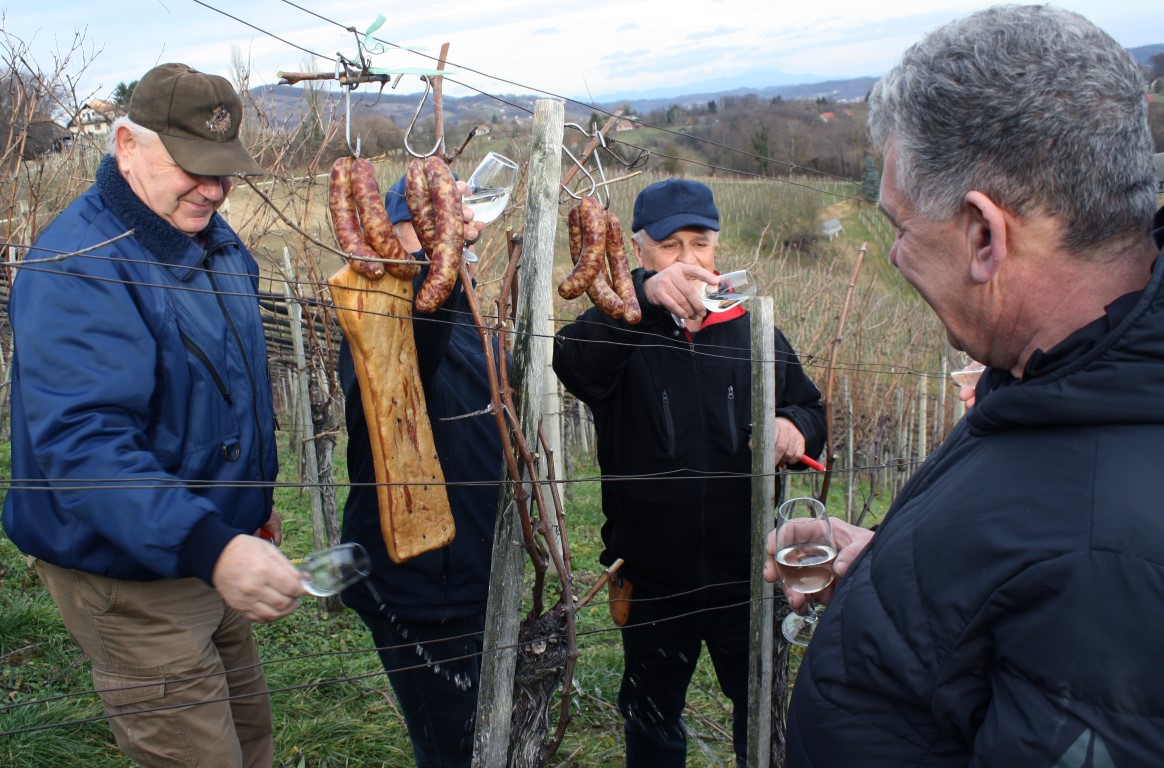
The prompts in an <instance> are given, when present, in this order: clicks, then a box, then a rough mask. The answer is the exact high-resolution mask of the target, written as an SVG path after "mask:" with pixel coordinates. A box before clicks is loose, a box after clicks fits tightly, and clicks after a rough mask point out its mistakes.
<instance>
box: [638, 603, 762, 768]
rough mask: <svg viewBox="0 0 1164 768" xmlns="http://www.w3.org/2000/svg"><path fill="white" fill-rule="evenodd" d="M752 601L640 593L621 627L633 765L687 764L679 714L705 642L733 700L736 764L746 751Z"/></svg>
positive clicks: (669, 767)
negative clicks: (699, 601) (726, 603)
mask: <svg viewBox="0 0 1164 768" xmlns="http://www.w3.org/2000/svg"><path fill="white" fill-rule="evenodd" d="M748 611H749V607H748V604H747V603H746V602H745V603H744V604H743V605H739V606H732V607H730V608H714V607H701V606H699V605H693V604H692V603H690V602H678V601H675V600H666V599H660V600H651V599H649V597H648V596H646V595H637V594H636V595H635V599H634V600H633V601H632V602H631V609H630V619H629V621H628V622H627V625H626V626H625V627H623V629H622V650H623V663H624V667H623V677H622V687H621V689H620V691H619V694H618V708H619V710H620V711H621V712H622V716H623V720H624V725H625V730H626V765H627V768H684V766H685V765H686V761H687V736H686V734H685V732H684V730H683V724H682V722H681V719H680V718H681V716H682V714H683V707H684V705H685V703H686V700H687V686H688V685H689V684H690V683H691V677H692V675H693V674H694V673H695V665H696V662H697V661H698V660H699V653H700V650H701V645H702V644H703V643H706V644H707V652H708V653H709V654H711V661H712V664H713V665H714V667H715V674H716V677H717V678H718V679H719V685H720V688H721V689H722V690H723V692H724V694H725V695H727V697H728V698H729V699H731V701H732V705H733V707H734V711H733V713H732V741H733V744H734V747H735V753H736V763H737V765H739V766H743V765H745V764H746V758H747V754H748V746H747V739H748Z"/></svg>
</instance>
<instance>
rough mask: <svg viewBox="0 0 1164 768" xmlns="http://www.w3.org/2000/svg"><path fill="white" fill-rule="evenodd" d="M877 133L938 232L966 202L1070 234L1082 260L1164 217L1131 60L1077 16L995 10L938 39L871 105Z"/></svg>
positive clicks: (883, 84)
mask: <svg viewBox="0 0 1164 768" xmlns="http://www.w3.org/2000/svg"><path fill="white" fill-rule="evenodd" d="M868 126H869V133H870V136H871V138H872V140H873V144H874V146H875V147H876V148H877V149H878V150H881V151H884V149H885V147H886V146H887V145H888V144H890V143H892V145H893V147H894V148H895V149H896V152H897V154H896V164H895V166H894V169H895V171H896V174H897V185H898V187H899V188H900V191H901V192H902V194H904V195H905V197H906V198H907V199H908V200H909V201H910V202H911V204H912V205H913V206H914V207H915V208H916V209H917V212H918V214H919V215H921V216H922V217H924V218H926V219H930V220H935V221H937V220H942V219H945V218H949V217H950V216H953V215H954V214H955V213H956V212H957V210H958V209H959V207H960V206H961V205H962V203H963V201H964V199H965V195H966V193H967V192H968V191H970V190H978V191H980V192H982V193H984V194H986V195H987V196H989V197H990V199H991V200H993V201H994V202H995V203H997V204H998V205H999V206H1001V207H1002V208H1004V209H1006V210H1008V211H1010V212H1011V213H1014V214H1016V215H1029V214H1032V213H1040V214H1044V215H1051V216H1055V217H1057V218H1059V219H1061V220H1062V221H1063V222H1064V234H1063V241H1064V244H1065V246H1066V247H1067V249H1069V250H1070V251H1071V252H1072V253H1073V254H1075V255H1077V256H1084V255H1085V254H1086V253H1087V251H1089V250H1090V249H1093V248H1095V247H1096V246H1098V245H1100V244H1103V243H1105V242H1107V241H1109V240H1123V239H1131V238H1138V237H1143V236H1144V235H1146V234H1147V233H1148V231H1149V229H1150V226H1151V221H1152V215H1153V213H1154V212H1155V209H1156V191H1155V183H1154V181H1153V170H1152V149H1153V145H1152V135H1151V131H1150V129H1149V127H1148V105H1147V101H1146V99H1145V96H1144V87H1143V80H1142V77H1141V74H1140V71H1139V68H1138V67H1137V66H1136V64H1135V62H1134V61H1133V60H1132V57H1131V56H1130V55H1129V54H1128V52H1127V51H1125V50H1124V49H1123V47H1121V46H1120V45H1119V44H1118V43H1116V41H1115V40H1113V39H1112V38H1111V37H1110V36H1109V35H1108V34H1107V33H1105V32H1103V31H1102V30H1101V29H1099V28H1098V27H1096V26H1095V25H1094V24H1092V23H1091V22H1089V21H1088V20H1087V19H1085V18H1083V17H1082V16H1080V15H1079V14H1076V13H1072V12H1070V11H1065V10H1062V9H1059V8H1053V7H1050V6H1017V5H1004V6H996V7H994V8H990V9H987V10H984V11H980V12H978V13H975V14H973V15H971V16H968V17H966V18H964V19H960V20H958V21H953V22H951V23H949V24H946V25H945V26H942V27H940V28H939V29H937V30H935V31H934V32H932V33H930V34H929V35H927V36H926V38H925V39H923V40H922V41H921V42H919V43H916V44H915V45H913V46H912V47H910V48H909V50H907V51H906V52H905V53H904V54H903V55H902V58H901V61H900V62H899V63H898V64H897V65H896V66H895V67H894V68H893V69H892V70H890V71H889V73H888V74H886V75H885V76H884V77H883V78H881V80H880V81H879V82H878V83H877V84H876V85H875V86H874V88H873V91H872V93H871V94H870V96H869V121H868Z"/></svg>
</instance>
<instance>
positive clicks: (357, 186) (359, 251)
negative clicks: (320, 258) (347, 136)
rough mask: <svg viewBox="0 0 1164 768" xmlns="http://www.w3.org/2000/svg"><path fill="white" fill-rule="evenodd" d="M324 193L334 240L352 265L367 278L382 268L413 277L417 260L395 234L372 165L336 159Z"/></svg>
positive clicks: (375, 277)
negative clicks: (385, 260)
mask: <svg viewBox="0 0 1164 768" xmlns="http://www.w3.org/2000/svg"><path fill="white" fill-rule="evenodd" d="M327 197H328V209H329V210H330V212H331V226H332V229H333V230H334V231H335V239H336V242H337V243H339V246H340V249H341V250H342V251H343V252H344V253H346V254H347V255H348V263H349V264H351V266H352V269H354V270H356V271H357V272H359V273H360V274H361V275H363V276H364V277H366V278H368V279H369V280H379V279H380V278H382V277H383V276H384V270H385V268H387V270H388V272H390V273H391V274H392V275H393V276H394V277H398V278H400V279H401V280H411V279H412V278H413V277H416V275H417V274H418V273H419V272H420V264H419V263H417V262H416V261H415V260H414V259H413V258H412V255H411V254H409V253H408V252H407V251H406V250H404V246H402V245H401V244H400V241H399V240H398V239H397V238H396V231H395V230H394V229H393V228H392V222H391V221H390V220H389V219H388V212H387V211H386V210H385V209H384V201H383V200H382V199H381V198H380V186H379V185H378V184H377V183H376V169H375V168H374V167H373V166H372V164H371V163H370V162H368V161H367V160H365V159H363V158H360V157H347V156H345V157H341V158H339V159H338V160H336V161H335V163H333V164H332V166H331V174H330V178H329V184H328V195H327ZM379 259H390V260H391V262H389V263H385V262H382V261H378V260H379ZM393 262H394V263H393Z"/></svg>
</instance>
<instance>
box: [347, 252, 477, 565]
mask: <svg viewBox="0 0 1164 768" xmlns="http://www.w3.org/2000/svg"><path fill="white" fill-rule="evenodd" d="M327 282H328V285H330V286H331V297H332V303H333V304H334V305H335V308H336V317H337V319H338V320H339V324H340V328H341V329H343V332H344V336H345V337H347V340H348V345H349V346H350V347H351V350H352V359H353V362H354V363H355V368H356V377H357V378H358V379H359V382H360V399H361V400H362V401H363V404H364V415H365V417H366V418H367V420H368V436H369V438H370V441H371V445H372V457H373V462H374V466H375V471H376V499H377V501H378V503H379V508H380V530H381V533H383V535H384V544H385V545H386V546H387V548H388V555H389V556H390V557H391V558H392V560H393V561H394V562H397V563H400V562H403V561H405V560H408V559H409V558H412V557H416V556H417V555H419V554H421V553H423V552H428V551H430V550H434V549H439V548H441V547H444V546H447V545H448V544H449V543H451V542H452V540H453V536H454V534H455V533H456V529H455V527H454V525H453V514H452V511H451V510H450V508H449V497H448V494H447V493H446V491H445V476H444V472H443V471H442V470H441V465H440V460H439V459H438V457H437V452H436V447H435V445H434V444H433V438H432V426H431V424H430V423H429V420H428V409H427V408H426V407H425V402H424V388H423V387H422V386H421V382H420V373H419V371H418V370H417V365H416V344H415V342H414V341H413V337H412V281H410V280H401V279H399V278H395V277H393V276H391V275H385V276H384V277H383V278H382V279H380V280H376V281H372V280H369V279H368V278H366V277H364V276H363V275H360V274H359V273H357V272H356V271H355V270H353V269H352V268H351V267H349V266H344V267H343V268H342V269H340V270H339V271H338V272H336V273H335V274H334V275H332V276H331V277H330V278H328V281H327Z"/></svg>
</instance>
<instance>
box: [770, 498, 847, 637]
mask: <svg viewBox="0 0 1164 768" xmlns="http://www.w3.org/2000/svg"><path fill="white" fill-rule="evenodd" d="M768 548H769V550H770V554H772V556H773V559H774V560H775V563H776V566H777V568H778V569H779V572H780V576H781V577H782V579H783V581H784V587H785V589H788V590H792V591H794V592H798V593H800V594H802V595H805V596H806V597H808V602H807V603H806V605H807V607H808V609H809V610H808V613H807V614H805V615H804V616H800V615H798V614H796V613H790V614H788V616H786V617H785V619H784V622H783V623H782V624H781V631H782V632H783V633H784V637H785V638H787V640H788V642H790V643H793V644H795V645H801V646H803V645H808V641H809V640H810V639H811V638H812V635H813V632H815V631H816V626H817V623H818V622H819V620H820V610H819V607H818V606H817V605H815V604H814V603H813V602H812V598H811V596H812V595H815V594H817V593H818V592H820V591H822V590H824V589H825V588H826V587H828V586H829V585H830V584H832V583H833V579H834V578H835V575H834V573H833V561H834V560H835V559H836V557H837V545H836V541H835V539H834V538H833V529H832V521H831V520H830V519H829V516H828V512H827V511H826V510H825V506H824V504H822V503H821V502H820V501H818V500H817V499H814V498H811V497H803V498H796V499H789V500H788V501H786V502H784V503H783V504H781V505H780V509H779V510H778V511H777V514H776V530H775V531H774V532H773V536H772V537H771V538H770V540H769V545H768Z"/></svg>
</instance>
